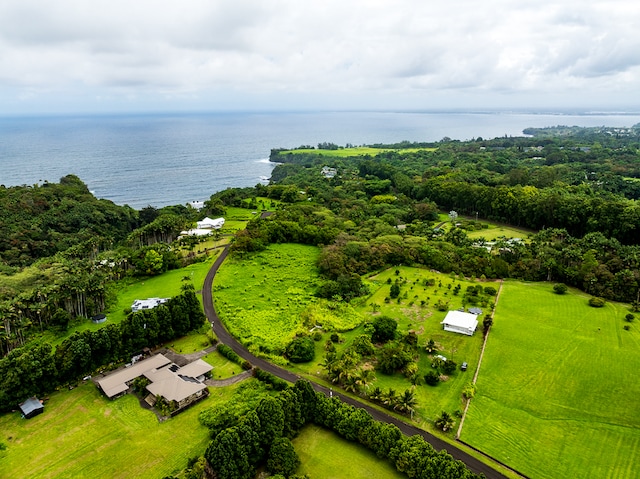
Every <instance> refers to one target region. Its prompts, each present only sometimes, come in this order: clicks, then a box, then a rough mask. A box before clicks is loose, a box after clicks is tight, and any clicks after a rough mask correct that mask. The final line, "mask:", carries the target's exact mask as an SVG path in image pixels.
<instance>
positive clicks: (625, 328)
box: [622, 324, 631, 331]
mask: <svg viewBox="0 0 640 479" xmlns="http://www.w3.org/2000/svg"><path fill="white" fill-rule="evenodd" d="M622 329H624V330H625V331H629V330H630V329H631V326H629V325H628V324H625V325H624V326H622Z"/></svg>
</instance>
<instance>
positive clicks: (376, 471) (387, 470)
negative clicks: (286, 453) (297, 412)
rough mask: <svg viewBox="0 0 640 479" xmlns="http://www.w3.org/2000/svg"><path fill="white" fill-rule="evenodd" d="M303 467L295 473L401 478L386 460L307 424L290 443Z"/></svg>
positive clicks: (330, 478) (332, 478)
mask: <svg viewBox="0 0 640 479" xmlns="http://www.w3.org/2000/svg"><path fill="white" fill-rule="evenodd" d="M293 446H294V448H295V450H296V452H297V453H298V457H299V458H300V461H301V462H302V464H301V465H300V467H299V468H298V470H297V471H296V474H308V475H309V477H314V478H322V479H400V478H405V479H406V477H407V476H406V475H405V474H402V473H400V472H398V471H396V469H395V467H393V466H392V465H391V463H389V462H388V461H387V460H385V459H380V458H379V457H377V456H376V455H375V454H373V453H372V452H371V451H369V450H368V449H367V448H365V447H363V446H361V445H359V444H357V443H354V442H349V441H347V440H346V439H343V438H341V437H340V436H338V435H337V434H335V433H333V432H331V431H328V430H326V429H323V428H322V427H320V426H316V425H313V424H311V425H308V426H305V428H304V429H303V430H302V431H301V432H300V434H299V435H298V437H296V438H295V439H294V440H293Z"/></svg>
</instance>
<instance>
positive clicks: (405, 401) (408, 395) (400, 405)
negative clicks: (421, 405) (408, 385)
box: [394, 389, 418, 413]
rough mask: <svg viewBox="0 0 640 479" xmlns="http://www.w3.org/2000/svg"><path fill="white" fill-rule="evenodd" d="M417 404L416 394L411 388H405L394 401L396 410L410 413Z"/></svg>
mask: <svg viewBox="0 0 640 479" xmlns="http://www.w3.org/2000/svg"><path fill="white" fill-rule="evenodd" d="M417 404H418V401H417V399H416V395H415V392H414V390H413V389H405V391H404V393H402V394H401V395H400V396H399V397H398V400H397V402H396V405H395V408H394V409H396V410H397V411H400V412H404V413H412V412H413V411H414V409H415V407H416V405H417Z"/></svg>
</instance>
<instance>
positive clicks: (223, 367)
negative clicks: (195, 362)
mask: <svg viewBox="0 0 640 479" xmlns="http://www.w3.org/2000/svg"><path fill="white" fill-rule="evenodd" d="M202 360H203V361H206V362H207V363H209V364H211V366H213V371H211V379H227V378H230V377H233V376H235V375H236V374H240V373H241V372H243V369H242V368H241V367H240V366H238V365H237V364H236V363H234V362H231V361H229V360H228V359H227V358H225V357H224V356H223V355H222V354H220V353H219V352H218V351H214V352H212V353H210V354H207V355H206V356H204V357H203V358H202Z"/></svg>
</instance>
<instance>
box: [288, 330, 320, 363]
mask: <svg viewBox="0 0 640 479" xmlns="http://www.w3.org/2000/svg"><path fill="white" fill-rule="evenodd" d="M315 355H316V346H315V344H314V342H313V338H311V336H299V337H297V338H293V340H292V341H291V342H290V343H289V344H288V345H287V347H286V349H285V356H286V357H287V358H289V361H291V362H292V363H307V362H309V361H313V358H314V357H315Z"/></svg>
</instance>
